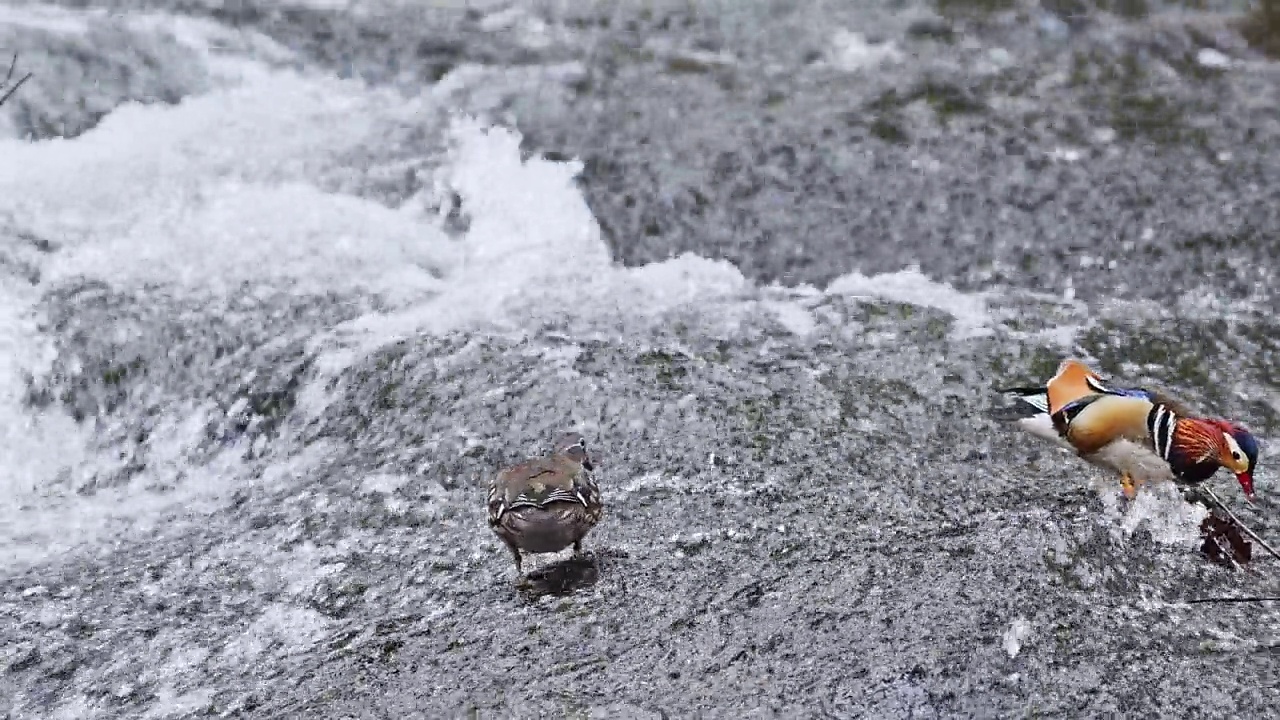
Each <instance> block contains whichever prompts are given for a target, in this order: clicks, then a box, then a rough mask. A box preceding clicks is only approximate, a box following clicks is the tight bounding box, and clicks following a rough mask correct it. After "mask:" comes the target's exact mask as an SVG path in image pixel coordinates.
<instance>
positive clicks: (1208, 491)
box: [1200, 485, 1280, 560]
mask: <svg viewBox="0 0 1280 720" xmlns="http://www.w3.org/2000/svg"><path fill="white" fill-rule="evenodd" d="M1200 489H1201V490H1203V491H1204V492H1205V494H1206V495H1208V496H1209V497H1210V498H1212V499H1213V501H1214V502H1215V503H1217V504H1218V507H1220V508H1222V512H1224V513H1226V514H1227V517H1229V518H1231V519H1232V520H1234V521H1235V523H1236V524H1237V525H1239V526H1240V529H1241V530H1243V531H1245V533H1246V534H1248V535H1249V537H1251V538H1253V539H1254V540H1257V541H1258V544H1259V545H1261V546H1262V547H1263V549H1265V550H1266V551H1267V552H1269V553H1271V557H1273V558H1275V559H1277V560H1280V553H1278V552H1276V550H1275V548H1273V547H1271V546H1270V545H1268V544H1267V541H1266V540H1263V539H1262V538H1261V537H1259V536H1258V533H1256V532H1254V531H1253V530H1250V529H1249V526H1248V525H1245V524H1244V523H1242V522H1240V518H1238V517H1236V515H1235V513H1233V512H1231V509H1230V508H1228V507H1227V504H1226V503H1224V502H1222V500H1221V498H1219V497H1218V494H1217V493H1215V492H1214V491H1213V488H1211V487H1209V486H1208V485H1204V486H1202V487H1201V488H1200Z"/></svg>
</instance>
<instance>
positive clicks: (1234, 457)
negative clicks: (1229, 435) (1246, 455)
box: [1231, 451, 1240, 460]
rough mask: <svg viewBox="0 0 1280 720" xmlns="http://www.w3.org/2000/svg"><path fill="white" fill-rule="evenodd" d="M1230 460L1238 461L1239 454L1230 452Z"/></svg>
mask: <svg viewBox="0 0 1280 720" xmlns="http://www.w3.org/2000/svg"><path fill="white" fill-rule="evenodd" d="M1231 459H1232V460H1239V459H1240V453H1238V452H1235V451H1232V452H1231Z"/></svg>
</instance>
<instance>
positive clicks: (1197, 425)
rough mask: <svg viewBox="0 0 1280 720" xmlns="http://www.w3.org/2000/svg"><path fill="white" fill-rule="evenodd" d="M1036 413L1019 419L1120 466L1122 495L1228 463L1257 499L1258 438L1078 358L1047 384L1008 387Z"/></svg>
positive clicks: (1204, 476) (1193, 478) (1202, 475)
mask: <svg viewBox="0 0 1280 720" xmlns="http://www.w3.org/2000/svg"><path fill="white" fill-rule="evenodd" d="M998 392H1002V393H1006V394H1009V395H1012V396H1014V397H1016V398H1017V399H1018V400H1020V401H1021V402H1023V403H1025V404H1026V405H1029V406H1030V408H1031V409H1034V410H1035V412H1034V413H1033V414H1031V415H1030V416H1026V417H1022V418H1020V419H1019V423H1020V424H1021V425H1022V427H1024V428H1025V429H1027V430H1028V431H1030V432H1032V433H1034V434H1036V435H1038V436H1040V437H1044V438H1048V439H1050V440H1054V441H1057V442H1059V443H1062V444H1065V445H1067V446H1068V447H1070V448H1071V449H1073V450H1075V451H1076V452H1077V453H1078V454H1079V455H1080V457H1082V458H1084V459H1085V460H1087V461H1089V462H1091V463H1093V464H1095V465H1098V466H1100V467H1104V468H1108V469H1111V470H1115V471H1116V472H1119V473H1120V475H1121V480H1120V482H1121V484H1122V486H1123V487H1124V493H1125V496H1126V497H1128V498H1129V499H1133V497H1134V496H1135V495H1136V494H1137V489H1138V487H1139V486H1141V485H1143V484H1145V483H1149V482H1157V481H1160V480H1173V481H1174V482H1176V483H1178V484H1181V485H1192V486H1196V485H1199V484H1200V483H1203V482H1204V481H1205V480H1208V479H1209V478H1210V477H1212V476H1213V474H1214V473H1216V472H1217V471H1218V468H1219V467H1225V468H1227V469H1228V470H1230V471H1231V472H1233V473H1235V475H1236V480H1237V481H1239V483H1240V487H1241V488H1242V489H1243V490H1244V494H1245V497H1246V498H1248V499H1249V501H1250V502H1252V501H1253V497H1254V494H1253V470H1254V467H1255V466H1256V465H1257V464H1258V441H1257V440H1256V439H1254V437H1253V435H1251V434H1250V433H1249V431H1248V430H1246V429H1244V428H1243V427H1241V426H1240V425H1238V424H1236V423H1233V422H1231V421H1229V420H1222V419H1218V418H1204V417H1198V416H1197V414H1196V413H1195V412H1193V411H1192V410H1191V409H1190V408H1188V407H1187V406H1186V405H1183V404H1182V403H1180V402H1178V401H1177V400H1174V399H1173V398H1171V397H1169V396H1168V395H1166V394H1164V393H1161V392H1159V391H1157V390H1152V389H1148V388H1118V387H1111V386H1109V385H1107V384H1106V383H1105V382H1104V381H1103V379H1102V378H1101V377H1100V376H1099V375H1098V374H1097V373H1095V372H1094V371H1093V370H1090V369H1089V367H1088V366H1086V365H1085V364H1084V363H1082V362H1080V361H1078V360H1064V361H1063V362H1062V363H1061V364H1060V365H1059V366H1058V373H1057V374H1056V375H1054V376H1053V377H1052V378H1050V379H1049V382H1047V383H1046V384H1045V385H1044V387H1017V388H1006V389H1003V390H999V391H998Z"/></svg>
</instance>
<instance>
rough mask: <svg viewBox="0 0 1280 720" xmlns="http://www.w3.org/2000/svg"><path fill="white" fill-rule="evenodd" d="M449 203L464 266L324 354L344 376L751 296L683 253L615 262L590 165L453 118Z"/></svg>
mask: <svg viewBox="0 0 1280 720" xmlns="http://www.w3.org/2000/svg"><path fill="white" fill-rule="evenodd" d="M450 135H451V137H452V139H453V141H454V142H453V150H452V154H451V157H450V162H449V165H448V167H447V168H445V169H444V170H443V171H442V173H441V174H440V178H439V181H440V187H439V188H437V189H436V191H437V192H441V191H443V190H445V189H449V190H452V191H454V192H456V193H457V194H458V195H459V197H461V199H462V207H463V209H464V211H465V212H466V213H467V215H468V216H469V217H470V227H469V228H468V230H467V233H466V235H465V237H464V238H462V240H461V248H462V249H461V251H460V252H461V256H460V257H461V260H460V262H458V263H457V264H456V265H455V266H454V267H452V268H451V269H449V270H448V271H447V273H446V277H445V278H444V279H443V282H442V284H441V286H440V292H439V293H438V294H437V295H435V296H433V297H431V298H430V299H428V300H426V301H423V302H419V303H414V304H410V305H407V306H404V307H398V308H394V309H393V310H392V311H390V312H386V313H381V314H369V315H366V316H363V317H361V318H359V319H357V320H354V321H352V322H349V323H347V324H345V325H343V326H341V327H339V328H338V329H337V330H336V332H335V333H334V335H333V336H332V337H325V338H321V339H319V340H318V341H317V345H318V346H320V347H324V348H325V349H326V352H325V354H324V355H323V357H322V358H321V360H320V361H319V362H318V363H317V365H318V367H320V368H321V369H323V370H325V371H326V372H327V373H337V372H339V371H340V370H341V369H343V368H345V367H347V366H348V365H349V364H350V363H351V362H354V361H356V360H358V359H359V358H361V357H364V356H366V355H368V354H369V353H371V352H374V351H375V350H376V349H377V348H379V347H382V346H384V345H386V344H388V343H391V342H394V341H397V340H401V339H404V338H407V337H411V336H414V335H417V334H444V333H448V332H452V331H455V330H462V329H467V330H473V331H488V332H510V331H520V330H525V329H529V328H534V327H537V326H539V325H540V324H542V323H545V322H548V321H554V320H564V319H579V320H581V319H584V318H587V319H591V318H594V319H600V318H619V319H628V318H629V319H632V320H636V321H641V320H642V319H645V318H656V317H658V316H660V315H661V314H662V313H664V312H667V311H669V310H671V309H673V308H678V307H687V306H692V305H697V304H702V303H708V302H714V301H716V300H722V299H726V298H737V297H745V296H746V295H747V294H748V292H749V291H750V290H752V288H751V286H750V285H749V284H748V282H747V281H746V279H745V278H744V277H743V275H742V273H741V272H740V271H738V269H737V268H736V267H734V266H733V265H732V264H730V263H728V262H725V261H720V260H708V259H706V258H702V257H699V256H696V255H692V254H684V255H681V256H679V257H677V258H673V259H671V260H668V261H665V262H660V263H653V264H650V265H645V266H642V267H638V268H625V267H623V266H621V265H619V264H615V263H613V262H612V260H611V259H610V255H609V251H608V248H607V247H606V246H605V244H604V240H603V239H602V237H601V235H600V228H599V225H598V224H597V222H596V219H595V217H594V216H593V215H592V214H591V211H590V209H589V208H588V207H587V204H586V201H585V199H584V197H583V195H582V192H581V191H580V190H579V189H578V187H577V185H576V177H577V174H578V173H579V172H580V171H581V169H582V165H581V163H578V162H552V161H548V160H544V159H541V158H536V157H534V158H528V159H524V158H522V157H521V153H520V139H521V136H520V134H519V133H518V132H517V131H515V130H511V129H507V128H501V127H489V126H487V125H485V124H483V123H481V122H478V121H476V120H474V119H472V118H466V117H459V118H456V119H455V121H454V123H453V125H452V127H451V130H450Z"/></svg>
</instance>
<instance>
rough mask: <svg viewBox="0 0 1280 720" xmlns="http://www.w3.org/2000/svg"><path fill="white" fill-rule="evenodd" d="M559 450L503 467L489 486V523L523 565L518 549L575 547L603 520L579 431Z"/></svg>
mask: <svg viewBox="0 0 1280 720" xmlns="http://www.w3.org/2000/svg"><path fill="white" fill-rule="evenodd" d="M556 447H557V448H558V449H557V451H556V452H555V453H553V454H552V455H550V456H547V457H538V458H530V459H528V460H525V461H523V462H521V463H519V464H517V465H513V466H511V467H509V468H506V469H504V470H502V471H500V472H499V473H498V474H497V475H496V476H495V477H494V479H493V482H492V483H491V484H490V486H489V494H488V516H489V526H490V527H491V528H492V529H493V531H494V532H495V533H496V534H497V535H498V537H500V538H501V539H502V541H503V542H504V543H506V545H507V547H508V548H509V549H510V550H511V553H512V556H513V557H514V559H515V563H516V569H517V570H519V569H520V567H521V560H520V552H521V551H525V552H530V553H547V552H558V551H559V550H562V549H564V548H566V547H568V546H570V545H572V546H573V547H574V550H575V552H576V551H578V550H579V549H580V547H579V546H580V543H581V541H582V538H583V537H584V536H586V534H587V533H588V532H589V531H590V530H591V529H592V528H593V527H595V525H596V524H597V523H599V522H600V518H601V517H602V516H603V515H604V506H603V503H602V501H601V497H600V488H599V485H597V483H596V479H595V473H594V465H593V463H592V462H591V459H590V456H589V455H588V454H587V452H586V445H585V442H582V440H581V436H578V435H576V434H571V435H568V436H566V437H565V438H562V439H561V441H560V442H559V443H557V446H556Z"/></svg>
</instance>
